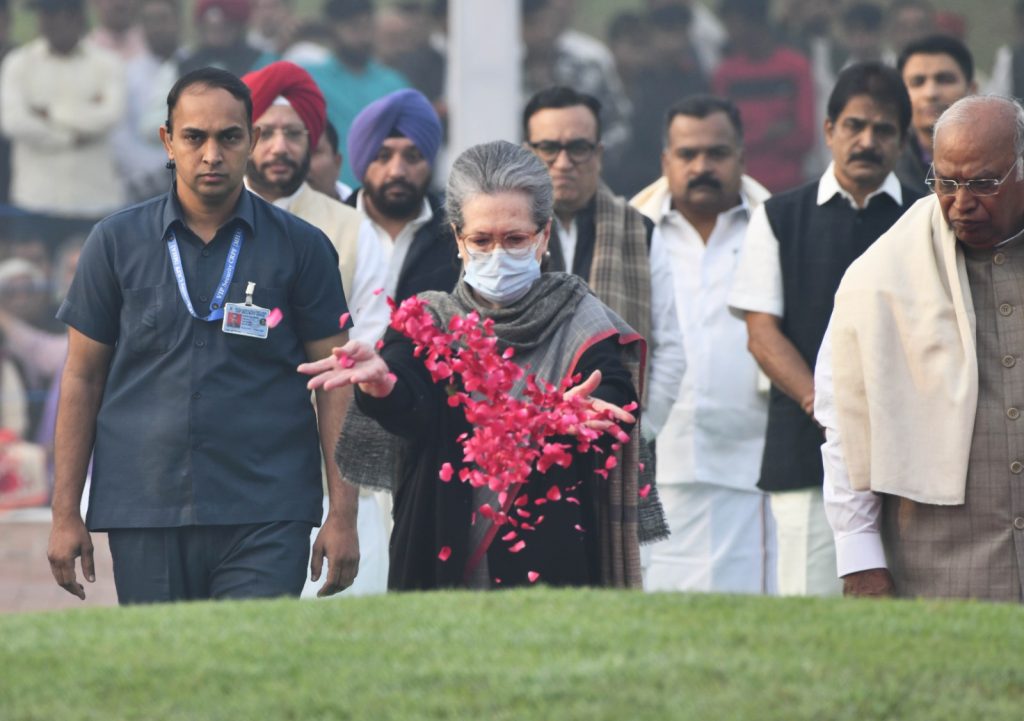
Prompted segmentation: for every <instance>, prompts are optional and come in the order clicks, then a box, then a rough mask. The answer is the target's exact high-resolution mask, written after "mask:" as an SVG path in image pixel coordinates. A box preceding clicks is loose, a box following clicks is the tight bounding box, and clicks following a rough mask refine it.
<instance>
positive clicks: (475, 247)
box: [459, 227, 544, 259]
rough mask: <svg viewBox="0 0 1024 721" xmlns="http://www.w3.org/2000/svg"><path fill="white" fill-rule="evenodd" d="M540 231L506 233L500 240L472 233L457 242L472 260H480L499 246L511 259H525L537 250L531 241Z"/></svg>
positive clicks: (539, 229)
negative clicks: (462, 244) (463, 245)
mask: <svg viewBox="0 0 1024 721" xmlns="http://www.w3.org/2000/svg"><path fill="white" fill-rule="evenodd" d="M542 230H544V228H542V227H539V228H537V230H535V231H534V232H533V233H524V232H522V231H518V232H513V233H507V234H505V235H503V236H501V237H500V238H499V237H495V236H493V235H487V234H486V233H473V234H472V235H460V236H459V240H461V241H462V242H463V243H464V244H465V246H466V252H467V253H469V257H470V258H473V259H478V258H481V257H483V256H485V255H487V254H488V253H491V252H493V251H494V249H495V248H496V247H498V246H499V245H500V246H501V248H502V250H504V251H505V252H506V253H508V254H509V255H511V256H512V257H513V258H525V257H526V256H528V255H530V254H531V253H533V252H534V251H535V250H537V244H536V243H534V242H533V239H534V238H535V237H536V236H537V234H538V233H540V232H541V231H542Z"/></svg>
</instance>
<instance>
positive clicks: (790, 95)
mask: <svg viewBox="0 0 1024 721" xmlns="http://www.w3.org/2000/svg"><path fill="white" fill-rule="evenodd" d="M89 2H90V4H88V5H86V0H30V3H29V5H28V7H29V8H30V9H31V11H32V12H33V13H34V14H35V15H36V18H37V25H36V27H37V28H38V34H37V36H36V37H34V38H32V39H30V40H28V41H27V42H25V43H23V44H20V45H15V44H14V43H13V42H12V39H11V26H12V14H13V11H14V8H13V7H12V6H11V4H10V3H11V0H0V58H2V64H0V447H2V446H3V445H4V444H8V445H10V444H12V443H14V442H17V443H18V444H19V446H20V448H22V449H23V450H22V453H23V454H28V455H27V456H26V457H22V458H21V459H20V461H19V463H21V469H22V470H21V472H20V473H19V474H18V475H17V478H18V480H17V482H15V480H14V479H15V474H13V473H7V472H6V471H5V467H4V466H3V465H2V464H0V509H3V508H11V507H18V506H31V505H45V504H46V503H47V502H48V499H49V495H50V469H49V466H50V465H51V463H52V440H53V425H54V416H55V408H56V398H57V394H58V392H59V380H60V372H61V368H62V365H63V361H64V356H65V353H66V339H65V333H64V329H63V327H62V326H61V324H59V323H58V322H57V321H56V320H54V312H55V309H56V308H57V306H58V305H59V303H60V301H61V299H62V297H63V295H64V293H65V292H66V290H67V288H68V286H69V283H70V279H71V277H72V275H73V273H74V269H75V265H76V262H77V259H78V254H79V252H80V249H81V246H82V244H83V243H84V240H85V238H86V236H87V234H88V232H89V229H90V228H91V226H92V224H93V223H94V222H95V221H96V220H98V219H99V218H101V217H103V216H105V215H107V214H109V213H111V212H113V211H116V210H117V209H119V208H122V207H125V206H127V205H130V204H133V203H135V202H139V201H141V200H144V199H146V198H149V197H152V196H153V195H156V194H158V193H161V192H164V191H165V190H166V189H167V187H168V185H169V183H170V182H171V179H172V174H171V173H172V171H171V170H169V169H168V168H167V167H166V165H165V164H166V161H167V156H166V153H165V151H164V149H163V147H162V145H161V142H160V138H159V134H158V128H159V127H160V126H161V125H162V124H163V122H164V119H165V116H166V94H167V91H168V89H169V88H170V87H171V85H172V84H173V83H174V81H175V80H176V79H177V78H178V77H180V76H181V75H182V74H183V73H185V72H188V71H189V70H192V69H195V68H199V67H203V66H207V65H212V66H218V67H221V68H224V69H226V70H229V71H231V72H233V73H236V74H238V75H240V76H241V75H242V74H244V73H246V72H248V71H250V70H253V69H257V68H260V67H263V66H265V65H267V64H268V63H270V62H272V61H274V60H276V59H287V60H291V61H293V62H295V63H297V64H299V65H301V66H303V67H305V68H306V69H308V70H309V71H310V73H311V75H312V76H313V77H314V79H315V80H316V82H317V83H318V85H319V86H320V87H321V89H322V91H323V93H324V95H325V96H326V99H327V104H328V117H329V120H330V127H329V128H328V129H327V130H326V131H325V133H324V136H323V137H322V138H320V139H319V142H318V144H317V146H316V148H315V151H314V153H313V158H312V168H311V180H312V178H313V177H314V176H316V175H319V176H320V177H325V176H326V178H327V182H328V183H330V184H332V185H334V188H333V190H334V192H333V194H334V195H336V197H339V198H340V199H344V196H345V195H346V194H347V193H349V192H351V188H352V185H353V184H354V183H355V178H354V176H353V174H352V172H351V170H350V168H349V166H348V164H347V163H346V162H345V158H344V157H343V156H344V153H345V148H346V137H347V133H348V129H349V125H350V124H351V122H352V119H353V118H354V117H355V116H356V114H357V113H358V112H359V111H360V110H361V109H362V108H364V107H365V106H366V105H367V104H369V103H370V102H372V101H373V100H375V99H377V98H379V97H381V96H383V95H385V94H387V93H389V92H392V91H394V90H396V89H399V88H403V87H414V88H416V89H418V90H420V91H421V92H422V93H423V94H424V95H426V97H427V98H429V99H430V101H431V102H432V103H433V105H434V107H435V109H436V110H437V111H438V114H439V115H440V116H441V118H442V120H444V118H445V117H446V102H445V77H446V25H447V17H446V16H447V7H446V2H445V1H444V0H422V2H413V1H410V2H394V3H387V4H385V3H383V2H381V3H379V6H378V3H375V2H373V0H326V2H325V3H324V4H323V6H322V8H321V13H320V15H319V16H316V17H307V16H302V15H300V14H299V12H298V11H297V9H296V7H295V6H294V2H295V0H197V1H196V2H195V3H194V4H189V5H188V6H187V8H188V9H186V5H184V4H183V3H182V2H181V1H180V0H89ZM586 5H587V3H586V2H574V0H522V7H521V11H522V12H521V17H522V34H521V37H522V47H523V55H522V58H523V61H522V62H523V66H522V84H523V87H522V97H523V98H524V99H525V98H528V97H530V96H531V95H532V94H533V93H535V92H537V91H538V90H541V89H543V88H546V87H549V86H551V85H567V86H570V87H572V88H574V89H576V90H579V91H581V92H585V93H589V94H591V95H593V96H594V97H596V98H597V99H598V100H599V101H600V102H601V106H602V109H603V110H602V118H601V121H602V140H603V143H604V146H605V155H604V165H603V167H604V174H603V180H604V181H605V182H606V183H607V184H608V185H609V186H610V187H611V188H612V190H614V191H615V192H616V193H618V194H620V195H625V196H627V197H629V196H632V195H634V194H635V193H636V192H637V191H639V190H640V189H641V188H643V187H645V186H646V185H648V184H649V183H650V182H651V181H652V180H654V179H656V178H657V177H658V176H659V175H660V174H661V160H660V157H661V151H662V147H663V142H664V115H665V111H666V110H667V109H668V108H669V106H671V105H672V104H673V103H675V102H676V101H678V100H680V99H682V98H684V97H686V96H688V95H692V94H696V93H704V92H713V93H715V94H717V95H721V96H725V97H728V98H730V99H731V100H733V101H734V102H735V103H736V105H737V106H738V107H739V109H740V111H741V113H742V117H743V125H744V127H745V133H744V136H745V137H744V145H745V154H746V170H747V173H748V174H749V175H751V176H752V177H754V178H756V179H757V180H758V181H760V182H761V183H762V184H764V185H765V186H766V187H767V188H768V189H769V190H771V191H772V192H779V191H782V190H786V189H789V188H792V187H795V186H797V185H800V184H801V183H803V182H806V181H808V180H813V179H816V178H817V177H819V176H820V175H821V173H822V172H823V170H824V169H825V167H826V166H827V165H828V161H829V155H828V153H827V152H826V148H825V145H824V140H823V131H822V126H823V121H824V119H825V102H826V99H827V97H828V94H829V92H830V91H831V89H832V87H833V85H834V83H835V78H836V75H837V73H838V72H839V71H840V70H841V69H842V68H844V67H846V66H847V65H849V64H851V63H853V62H857V61H862V60H880V61H883V62H887V63H894V62H895V60H896V57H897V55H898V53H899V51H900V49H901V48H902V47H903V46H904V45H905V44H906V43H908V42H911V41H913V40H915V39H918V38H920V37H923V36H926V35H931V34H935V33H946V34H949V35H953V36H956V37H958V38H960V39H961V40H965V41H966V36H967V31H968V29H969V22H970V18H969V17H965V16H963V15H960V14H957V13H953V12H948V11H944V10H942V9H941V8H937V7H935V6H933V4H932V3H930V2H928V0H891V1H890V2H880V1H871V0H850V1H846V2H840V1H839V0H836V1H835V2H823V1H822V0H775V2H769V1H768V0H722V1H721V2H717V3H708V4H705V3H703V2H699V1H696V0H642V2H640V3H637V4H636V6H635V9H631V10H627V11H623V12H619V13H617V14H615V15H614V16H613V17H612V18H611V19H610V21H609V23H608V25H607V28H606V32H605V37H604V38H596V37H593V36H591V35H587V34H584V33H582V32H579V31H578V30H576V29H575V26H576V25H577V23H578V21H579V19H580V16H582V14H583V13H585V12H586ZM985 12H986V13H999V14H1002V15H1005V22H1006V23H1007V26H1008V27H1010V26H1012V27H1013V29H1014V30H1013V32H1014V33H1015V37H1016V40H1015V42H1014V43H1010V44H1007V45H1005V46H1003V47H1000V48H998V50H997V52H996V54H995V62H994V64H993V67H992V69H991V70H990V71H988V72H985V71H984V70H981V71H979V72H978V73H977V80H978V85H979V88H980V89H981V90H982V91H986V90H987V91H990V92H999V93H1003V94H1006V95H1016V96H1017V97H1020V96H1021V95H1022V94H1024V2H1016V3H1013V2H1010V0H1006V2H992V3H986V4H985ZM186 38H189V39H190V42H187V43H186ZM442 157H443V154H442ZM445 174H446V173H445V168H444V167H443V163H441V162H439V163H438V164H437V167H436V168H435V172H434V176H435V177H434V184H435V187H440V186H442V185H443V182H444V178H445ZM8 455H10V454H8ZM9 460H10V459H8V462H9ZM26 468H35V469H36V471H33V472H29V473H25V469H26Z"/></svg>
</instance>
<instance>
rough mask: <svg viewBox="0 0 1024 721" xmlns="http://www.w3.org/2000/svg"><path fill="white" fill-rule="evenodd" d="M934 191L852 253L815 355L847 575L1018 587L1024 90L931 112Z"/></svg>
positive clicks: (877, 591)
mask: <svg viewBox="0 0 1024 721" xmlns="http://www.w3.org/2000/svg"><path fill="white" fill-rule="evenodd" d="M934 137H935V156H934V158H935V160H934V163H933V166H932V168H931V170H930V172H929V180H930V184H931V185H932V187H933V188H934V191H935V195H934V196H931V197H928V198H925V199H922V200H920V201H918V202H917V203H916V204H915V205H914V206H913V207H912V208H911V209H910V210H909V211H907V213H906V214H905V215H904V216H903V217H902V218H901V219H900V220H899V221H898V222H897V223H896V224H895V225H893V227H892V228H891V230H890V231H889V232H888V233H886V234H885V235H883V236H882V237H881V238H880V239H879V240H878V241H877V242H876V243H875V244H874V245H873V246H872V247H871V248H870V249H869V250H868V251H867V252H866V253H865V254H864V255H863V256H861V258H860V259H858V260H857V261H856V262H855V263H854V264H853V265H852V266H850V268H849V270H848V271H847V273H846V275H845V276H844V278H843V281H842V284H841V285H840V287H839V292H838V293H837V294H836V302H835V310H834V312H833V314H832V320H831V324H830V327H829V332H828V334H827V335H826V338H825V341H824V342H823V344H822V346H821V352H820V354H819V357H818V363H817V366H816V371H815V405H814V412H815V417H816V418H817V420H818V422H819V423H821V424H822V425H823V426H825V429H826V443H825V445H824V447H823V451H822V456H823V460H824V466H825V479H826V481H825V490H824V496H825V507H826V512H827V514H828V518H829V522H830V523H831V525H832V528H833V531H834V534H835V542H836V554H837V566H838V573H839V575H840V576H841V577H842V578H843V583H844V592H845V593H846V594H847V595H856V596H882V595H892V594H895V595H899V596H925V597H954V598H980V599H986V600H1003V601H1017V602H1019V601H1020V600H1021V598H1022V588H1024V587H1022V578H1024V573H1022V569H1024V487H1022V484H1021V475H1022V474H1024V426H1022V425H1021V424H1022V423H1024V418H1021V410H1020V409H1021V408H1022V407H1024V362H1022V361H1024V283H1022V282H1021V281H1022V279H1024V168H1022V162H1024V161H1022V155H1024V108H1021V106H1020V105H1019V104H1017V103H1016V102H1015V101H1012V100H1009V99H1006V98H999V97H980V96H973V97H968V98H964V99H962V100H960V101H958V102H957V103H955V104H954V105H953V106H951V107H950V108H949V109H948V110H947V111H946V112H945V113H943V115H942V117H941V118H940V119H939V121H938V123H937V124H936V126H935V136H934Z"/></svg>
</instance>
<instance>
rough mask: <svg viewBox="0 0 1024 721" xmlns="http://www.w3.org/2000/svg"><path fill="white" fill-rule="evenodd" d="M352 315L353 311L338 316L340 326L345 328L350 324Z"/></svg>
mask: <svg viewBox="0 0 1024 721" xmlns="http://www.w3.org/2000/svg"><path fill="white" fill-rule="evenodd" d="M351 317H352V314H351V313H342V314H341V317H340V318H338V327H339V328H341V329H342V330H345V326H347V325H348V319H349V318H351Z"/></svg>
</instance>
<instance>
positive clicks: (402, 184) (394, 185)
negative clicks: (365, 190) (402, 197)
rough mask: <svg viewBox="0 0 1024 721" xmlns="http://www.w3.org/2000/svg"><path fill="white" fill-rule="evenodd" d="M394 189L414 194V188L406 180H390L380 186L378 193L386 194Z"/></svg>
mask: <svg viewBox="0 0 1024 721" xmlns="http://www.w3.org/2000/svg"><path fill="white" fill-rule="evenodd" d="M394 189H399V190H404V191H405V192H407V193H415V192H416V186H415V185H413V184H412V183H410V182H409V181H408V180H392V181H390V182H387V183H384V185H382V186H380V192H382V193H386V192H387V191H389V190H394Z"/></svg>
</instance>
